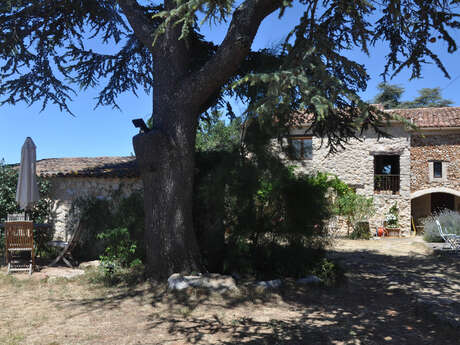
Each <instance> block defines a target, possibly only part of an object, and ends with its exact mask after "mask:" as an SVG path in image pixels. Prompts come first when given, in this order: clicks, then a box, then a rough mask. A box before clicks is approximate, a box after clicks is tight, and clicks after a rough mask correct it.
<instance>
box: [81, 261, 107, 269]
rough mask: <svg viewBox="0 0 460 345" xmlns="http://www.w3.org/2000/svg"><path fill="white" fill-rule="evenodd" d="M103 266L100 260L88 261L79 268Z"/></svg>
mask: <svg viewBox="0 0 460 345" xmlns="http://www.w3.org/2000/svg"><path fill="white" fill-rule="evenodd" d="M100 265H101V261H100V260H93V261H86V262H82V263H81V264H80V265H78V267H79V268H89V267H99V266H100Z"/></svg>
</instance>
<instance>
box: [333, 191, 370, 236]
mask: <svg viewBox="0 0 460 345" xmlns="http://www.w3.org/2000/svg"><path fill="white" fill-rule="evenodd" d="M333 211H334V214H336V215H339V216H343V217H345V218H346V219H347V227H348V229H347V233H348V235H349V236H350V238H353V239H358V238H367V239H369V238H370V233H369V237H368V235H367V234H366V232H365V230H363V229H362V226H361V225H358V224H359V223H360V222H363V221H366V220H367V219H368V218H369V217H370V216H372V215H373V214H374V212H375V209H374V200H373V199H372V198H366V197H365V196H363V195H359V194H356V192H355V191H353V190H352V189H351V188H348V189H345V190H343V191H342V193H341V194H339V195H338V196H337V199H336V200H335V202H334V204H333ZM350 228H353V233H352V234H350ZM363 236H364V237H363Z"/></svg>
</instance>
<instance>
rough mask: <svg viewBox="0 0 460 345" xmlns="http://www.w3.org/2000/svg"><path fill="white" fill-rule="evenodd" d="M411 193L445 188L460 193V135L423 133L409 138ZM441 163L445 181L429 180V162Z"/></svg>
mask: <svg viewBox="0 0 460 345" xmlns="http://www.w3.org/2000/svg"><path fill="white" fill-rule="evenodd" d="M410 151H411V191H412V192H416V191H419V190H424V189H430V188H435V187H445V188H451V189H454V190H458V191H460V133H451V134H442V133H439V132H437V133H436V132H435V133H424V135H423V136H422V135H413V136H412V138H411V149H410ZM433 161H441V162H442V164H443V168H445V169H446V170H447V174H446V178H445V179H439V180H436V179H431V180H430V173H429V168H430V162H433Z"/></svg>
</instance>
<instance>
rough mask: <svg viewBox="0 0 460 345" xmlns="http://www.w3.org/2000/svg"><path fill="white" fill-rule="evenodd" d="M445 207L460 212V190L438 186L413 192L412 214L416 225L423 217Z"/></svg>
mask: <svg viewBox="0 0 460 345" xmlns="http://www.w3.org/2000/svg"><path fill="white" fill-rule="evenodd" d="M443 209H449V210H453V211H457V212H460V191H457V190H455V189H450V188H445V187H438V188H429V189H425V190H420V191H416V192H414V193H412V194H411V215H412V217H413V219H414V221H415V224H416V225H419V224H420V220H421V219H422V218H425V217H428V216H430V215H431V214H433V213H436V212H439V211H441V210H443Z"/></svg>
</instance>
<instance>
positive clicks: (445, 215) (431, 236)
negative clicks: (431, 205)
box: [422, 209, 460, 242]
mask: <svg viewBox="0 0 460 345" xmlns="http://www.w3.org/2000/svg"><path fill="white" fill-rule="evenodd" d="M436 220H439V223H441V226H442V227H443V229H445V230H446V232H448V233H453V234H457V235H460V213H458V212H456V211H451V210H447V209H445V210H443V211H441V212H439V213H435V214H433V215H431V216H429V217H427V218H425V219H423V220H422V224H423V226H424V235H423V239H424V240H425V241H427V242H444V241H443V239H442V238H441V236H440V235H439V228H438V225H437V224H436Z"/></svg>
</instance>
